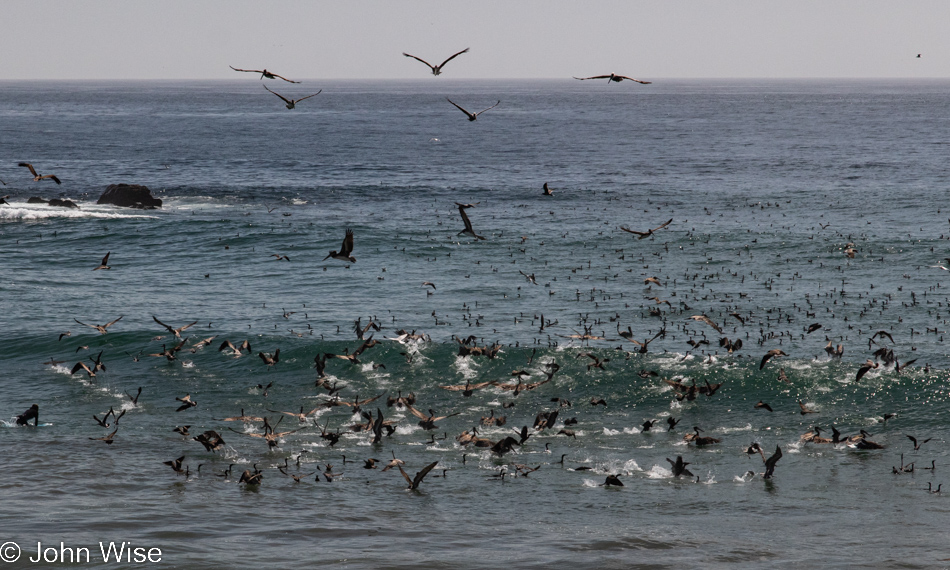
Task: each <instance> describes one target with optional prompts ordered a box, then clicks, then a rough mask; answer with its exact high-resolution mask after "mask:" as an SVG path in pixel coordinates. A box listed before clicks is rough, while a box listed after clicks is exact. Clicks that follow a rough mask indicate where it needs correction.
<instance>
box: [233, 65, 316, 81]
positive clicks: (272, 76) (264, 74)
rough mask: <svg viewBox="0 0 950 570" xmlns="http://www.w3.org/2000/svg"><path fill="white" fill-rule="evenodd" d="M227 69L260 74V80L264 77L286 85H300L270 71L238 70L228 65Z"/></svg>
mask: <svg viewBox="0 0 950 570" xmlns="http://www.w3.org/2000/svg"><path fill="white" fill-rule="evenodd" d="M228 67H230V68H231V69H233V70H234V71H243V72H244V73H260V74H261V79H264V78H265V77H266V78H268V79H283V80H284V81H286V82H287V83H300V82H299V81H291V80H290V79H287V78H286V77H283V76H281V75H277V74H276V73H272V72H270V71H267V70H266V69H238V68H236V67H234V66H233V65H229V66H228Z"/></svg>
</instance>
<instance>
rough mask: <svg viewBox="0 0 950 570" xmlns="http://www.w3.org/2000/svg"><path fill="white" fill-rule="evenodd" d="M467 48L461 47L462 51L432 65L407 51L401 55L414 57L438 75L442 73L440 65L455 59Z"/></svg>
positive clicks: (433, 73)
mask: <svg viewBox="0 0 950 570" xmlns="http://www.w3.org/2000/svg"><path fill="white" fill-rule="evenodd" d="M468 50H469V48H465V49H463V50H462V51H460V52H458V53H456V54H453V55H452V56H451V57H449V58H448V59H447V60H445V61H443V62H442V63H440V64H439V65H432V64H431V63H429V62H428V61H426V60H424V59H422V58H420V57H416V56H414V55H412V54H408V53H406V52H403V53H402V55H404V56H406V57H411V58H412V59H415V60H417V61H421V62H422V63H424V64H426V65H428V66H429V69H431V70H432V75H440V74H441V73H442V67H443V66H444V65H445V64H446V63H448V62H450V61H452V60H453V59H455V58H456V57H458V56H460V55H462V54H463V53H466V52H467V51H468Z"/></svg>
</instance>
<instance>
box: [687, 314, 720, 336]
mask: <svg viewBox="0 0 950 570" xmlns="http://www.w3.org/2000/svg"><path fill="white" fill-rule="evenodd" d="M690 318H691V319H693V320H694V321H697V322H702V323H706V324H707V325H709V326H711V327H712V328H713V329H715V330H716V332H717V333H719V334H722V329H721V328H719V325H717V324H716V323H715V322H714V321H713V320H712V319H710V318H709V317H707V316H706V315H693V316H692V317H690Z"/></svg>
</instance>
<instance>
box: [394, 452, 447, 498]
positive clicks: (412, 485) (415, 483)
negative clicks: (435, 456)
mask: <svg viewBox="0 0 950 570" xmlns="http://www.w3.org/2000/svg"><path fill="white" fill-rule="evenodd" d="M394 461H395V459H394ZM438 464H439V462H438V461H434V462H432V463H430V464H428V465H426V466H425V467H423V468H422V471H419V472H418V473H416V476H415V477H413V478H412V479H410V478H409V474H408V473H406V471H405V470H404V469H403V468H402V465H399V464H397V465H396V467H399V472H400V473H402V476H403V477H405V478H406V483H409V490H410V491H414V490H416V489H418V488H419V483H422V480H423V479H425V477H426V475H428V474H429V471H432V469H433V468H435V466H436V465H438Z"/></svg>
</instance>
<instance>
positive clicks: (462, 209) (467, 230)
mask: <svg viewBox="0 0 950 570" xmlns="http://www.w3.org/2000/svg"><path fill="white" fill-rule="evenodd" d="M477 203H478V202H475V204H477ZM475 204H460V203H458V202H456V203H455V205H456V206H458V207H459V215H460V216H462V223H463V224H465V229H464V230H462V231H460V232H459V233H458V234H456V235H462V234H469V235H472V236H474V237H475V238H476V239H481V240H484V239H485V238H484V237H482V236H480V235H478V234H477V233H475V230H474V229H472V221H471V220H469V219H468V214H466V213H465V208H471V207H472V206H474V205H475Z"/></svg>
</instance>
